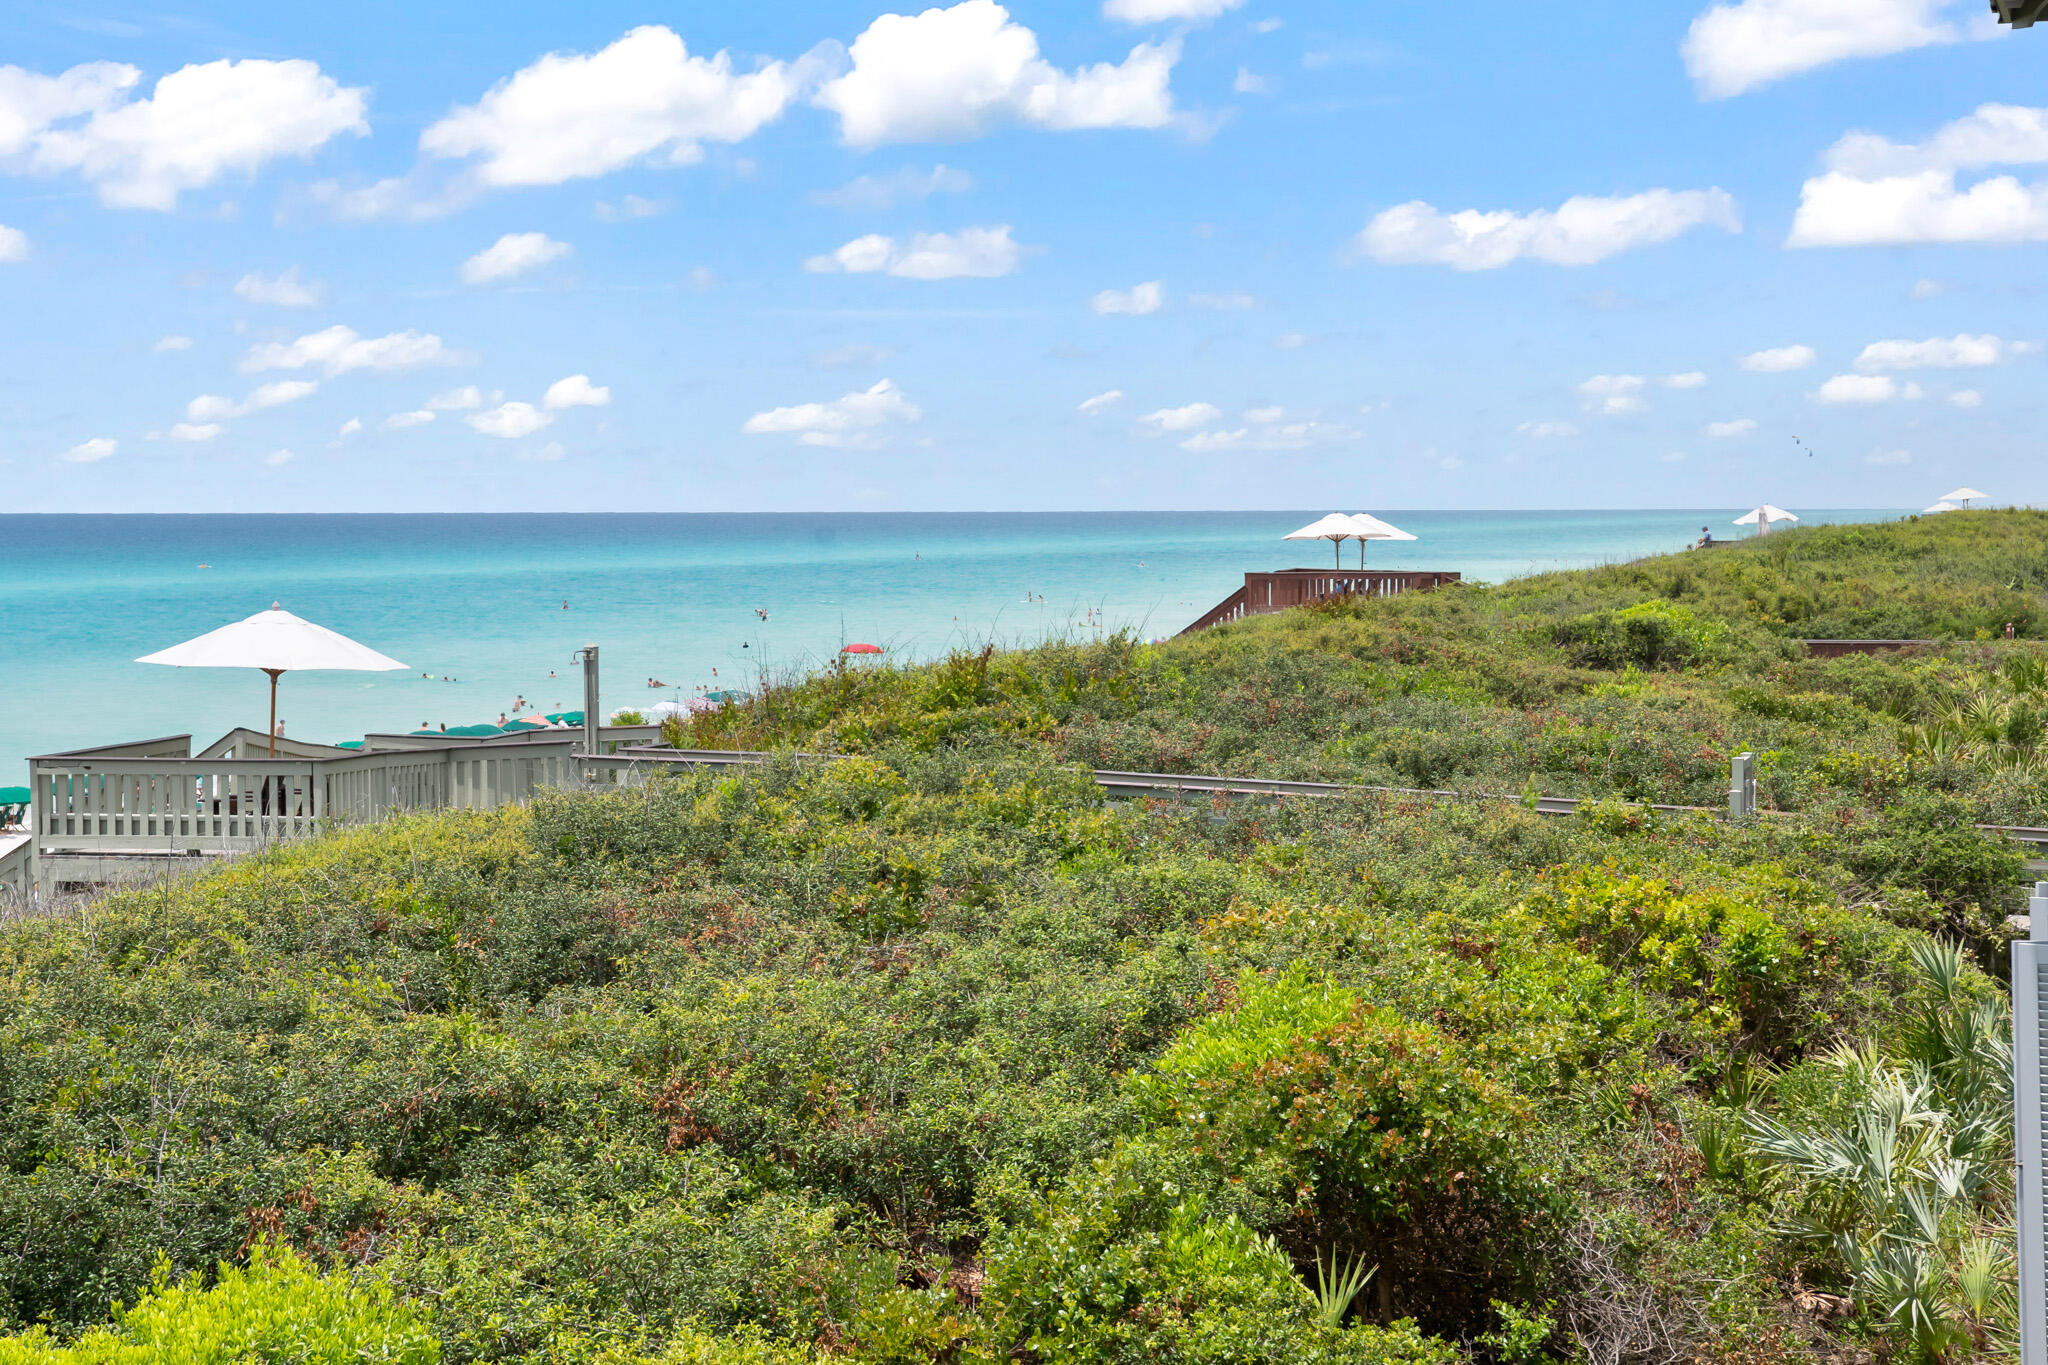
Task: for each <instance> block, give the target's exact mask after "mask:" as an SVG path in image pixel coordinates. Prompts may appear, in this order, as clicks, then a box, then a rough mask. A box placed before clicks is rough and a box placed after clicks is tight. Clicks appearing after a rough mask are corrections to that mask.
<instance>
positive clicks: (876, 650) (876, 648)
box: [839, 644, 882, 654]
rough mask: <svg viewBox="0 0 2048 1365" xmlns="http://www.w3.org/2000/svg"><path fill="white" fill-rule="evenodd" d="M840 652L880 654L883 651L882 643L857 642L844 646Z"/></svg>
mask: <svg viewBox="0 0 2048 1365" xmlns="http://www.w3.org/2000/svg"><path fill="white" fill-rule="evenodd" d="M839 652H840V653H841V654H880V653H881V652H882V647H881V646H880V645H859V644H855V645H847V646H845V647H844V648H842V649H841V650H840V651H839Z"/></svg>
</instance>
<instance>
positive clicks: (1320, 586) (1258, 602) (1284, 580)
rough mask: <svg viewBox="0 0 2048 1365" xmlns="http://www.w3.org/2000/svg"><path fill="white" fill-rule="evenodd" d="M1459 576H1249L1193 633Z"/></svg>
mask: <svg viewBox="0 0 2048 1365" xmlns="http://www.w3.org/2000/svg"><path fill="white" fill-rule="evenodd" d="M1461 577H1462V576H1461V575H1459V574H1455V573H1442V572H1437V571H1433V570H1414V569H1275V570H1273V571H1271V572H1269V573H1248V574H1246V575H1245V576H1244V586H1243V587H1241V588H1239V589H1238V590H1237V591H1236V592H1234V593H1232V594H1231V595H1230V596H1228V597H1226V598H1224V599H1223V600H1222V601H1221V602H1219V603H1217V604H1216V605H1215V606H1213V607H1211V608H1210V609H1209V610H1208V611H1206V612H1204V613H1203V614H1202V615H1200V616H1198V617H1196V618H1195V620H1194V623H1193V624H1191V625H1189V626H1188V627H1187V629H1185V630H1183V631H1181V634H1183V635H1189V634H1192V633H1194V632H1195V631H1198V630H1207V629H1208V628H1209V627H1211V626H1220V625H1224V624H1226V623H1228V622H1231V621H1238V620H1242V619H1243V618H1245V617H1247V616H1264V615H1266V614H1267V613H1269V612H1276V611H1286V610H1287V609H1288V608H1289V607H1301V606H1306V605H1308V604H1309V603H1310V602H1317V601H1321V600H1322V599H1323V598H1326V597H1395V596H1398V595H1400V594H1401V593H1405V592H1428V591H1430V590H1431V589H1433V588H1441V587H1443V586H1445V585H1446V584H1450V583H1456V582H1459V581H1460V579H1461Z"/></svg>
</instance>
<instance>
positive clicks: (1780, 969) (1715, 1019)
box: [1520, 866, 1801, 1033]
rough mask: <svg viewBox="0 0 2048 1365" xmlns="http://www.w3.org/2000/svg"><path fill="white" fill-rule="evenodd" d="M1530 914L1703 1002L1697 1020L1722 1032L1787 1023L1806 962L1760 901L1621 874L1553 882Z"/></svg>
mask: <svg viewBox="0 0 2048 1365" xmlns="http://www.w3.org/2000/svg"><path fill="white" fill-rule="evenodd" d="M1520 909H1521V912H1522V913H1525V914H1528V915H1531V916H1533V917H1535V918H1536V919H1538V920H1540V921H1541V922H1542V923H1543V924H1544V925H1545V926H1546V927H1548V928H1549V929H1550V931H1551V932H1553V933H1555V934H1558V935H1560V936H1562V937H1564V938H1566V939H1579V940H1581V941H1582V942H1588V943H1590V944H1591V945H1592V946H1593V947H1594V948H1595V950H1596V951H1598V952H1599V953H1601V955H1602V956H1603V957H1605V958H1606V959H1607V960H1608V961H1610V962H1612V963H1614V964H1616V965H1617V966H1622V967H1626V968H1628V969H1629V970H1632V971H1637V972H1640V973H1642V975H1643V978H1644V980H1645V982H1646V983H1647V984H1648V985H1649V986H1650V987H1652V988H1653V989H1655V990H1657V991H1660V992H1663V993H1666V994H1669V995H1673V996H1677V997H1679V998H1690V999H1692V1000H1694V1001H1696V1002H1697V1006H1696V1008H1697V1016H1696V1017H1697V1018H1698V1019H1699V1020H1700V1021H1701V1022H1702V1023H1704V1024H1705V1025H1706V1026H1707V1027H1708V1029H1709V1030H1711V1031H1712V1032H1714V1033H1727V1032H1731V1031H1734V1030H1736V1029H1739V1028H1748V1029H1750V1030H1752V1031H1755V1030H1757V1029H1759V1028H1762V1027H1764V1026H1765V1025H1767V1024H1769V1023H1772V1022H1775V1021H1777V1020H1779V1019H1781V1018H1782V1016H1783V1014H1784V1010H1785V994H1786V989H1787V986H1788V985H1789V984H1790V982H1791V981H1792V980H1793V978H1794V976H1795V973H1796V972H1797V969H1798V959H1799V957H1800V956H1801V950H1800V948H1799V946H1798V945H1797V944H1796V943H1794V942H1793V941H1792V938H1791V936H1790V935H1789V934H1788V933H1787V932H1786V929H1785V926H1784V925H1783V924H1781V923H1779V922H1778V920H1777V919H1776V918H1775V917H1774V916H1773V915H1772V914H1771V913H1770V912H1769V911H1768V910H1766V909H1764V908H1762V907H1761V906H1759V905H1758V904H1756V903H1755V902H1754V901H1753V900H1751V899H1748V898H1745V897H1739V896H1736V895H1732V894H1730V893H1728V892H1725V891H1719V890H1711V889H1703V890H1697V891H1688V890H1685V889H1682V888H1681V887H1679V886H1677V885H1674V884H1673V883H1671V882H1669V881H1666V880H1663V879H1660V878H1653V877H1642V876H1629V875H1625V874H1622V873H1620V872H1618V871H1617V870H1616V869H1615V868H1613V867H1612V866H1609V867H1603V868H1581V869H1574V870H1571V871H1568V872H1563V873H1560V874H1558V875H1557V876H1555V877H1552V878H1547V879H1546V880H1545V882H1544V884H1543V885H1542V886H1541V887H1540V888H1538V889H1537V890H1536V891H1534V892H1533V893H1531V894H1530V895H1529V896H1528V897H1527V898H1526V899H1525V900H1524V901H1523V902H1522V904H1521V907H1520Z"/></svg>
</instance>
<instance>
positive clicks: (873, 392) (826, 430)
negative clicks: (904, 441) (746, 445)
mask: <svg viewBox="0 0 2048 1365" xmlns="http://www.w3.org/2000/svg"><path fill="white" fill-rule="evenodd" d="M923 415H924V414H923V413H922V412H921V411H919V409H918V406H917V405H916V404H915V403H913V402H911V401H910V400H909V399H908V398H905V397H904V396H903V391H902V390H901V389H899V388H897V387H896V384H895V382H894V381H893V380H888V379H884V380H880V381H878V382H877V383H876V384H874V385H873V386H872V387H870V388H866V389H861V390H859V391H857V392H854V393H849V394H847V395H846V396H844V397H843V398H835V399H833V400H832V401H830V402H829V403H798V404H796V405H795V406H793V407H786V408H770V409H769V410H768V411H766V412H757V413H755V414H754V415H753V416H752V417H749V418H748V419H747V420H746V422H745V423H744V424H743V425H742V426H741V427H740V430H741V431H742V432H745V433H747V434H748V435H751V436H770V435H791V436H795V437H796V438H797V439H798V440H799V441H801V442H803V443H804V444H805V445H813V446H856V447H871V446H874V445H877V444H879V443H880V440H881V436H882V433H883V431H884V430H885V429H887V428H889V427H892V426H901V425H904V424H906V423H910V422H915V421H917V420H918V419H919V418H920V417H922V416H923Z"/></svg>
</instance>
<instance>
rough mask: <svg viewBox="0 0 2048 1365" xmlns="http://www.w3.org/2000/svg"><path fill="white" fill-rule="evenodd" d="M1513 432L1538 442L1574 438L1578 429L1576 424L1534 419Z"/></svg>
mask: <svg viewBox="0 0 2048 1365" xmlns="http://www.w3.org/2000/svg"><path fill="white" fill-rule="evenodd" d="M1515 430H1516V431H1517V432H1518V433H1520V434H1521V435H1523V436H1530V437H1534V438H1535V439H1537V440H1539V441H1541V440H1555V439H1559V438H1562V437H1566V436H1576V435H1578V434H1579V427H1578V424H1577V423H1576V422H1557V421H1549V420H1534V419H1532V420H1530V421H1527V422H1524V423H1522V424H1521V425H1520V426H1518V427H1516V428H1515Z"/></svg>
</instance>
